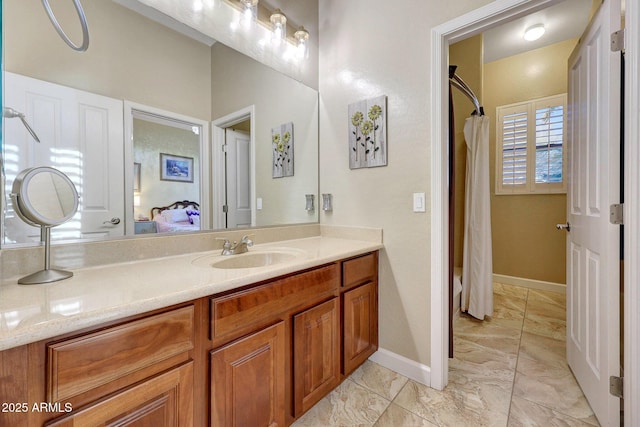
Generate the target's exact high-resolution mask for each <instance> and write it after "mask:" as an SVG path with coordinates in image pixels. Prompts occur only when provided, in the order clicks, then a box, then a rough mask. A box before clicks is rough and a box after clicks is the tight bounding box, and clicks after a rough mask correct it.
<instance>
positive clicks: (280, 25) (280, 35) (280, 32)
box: [269, 9, 287, 44]
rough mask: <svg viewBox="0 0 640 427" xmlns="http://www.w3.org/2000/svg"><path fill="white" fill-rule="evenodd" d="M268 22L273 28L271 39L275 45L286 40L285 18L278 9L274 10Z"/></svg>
mask: <svg viewBox="0 0 640 427" xmlns="http://www.w3.org/2000/svg"><path fill="white" fill-rule="evenodd" d="M269 20H270V21H271V25H272V26H273V30H272V36H271V38H272V40H273V41H274V42H275V43H277V44H280V43H281V42H282V41H283V40H284V39H286V38H287V17H286V16H284V13H282V11H281V10H280V9H276V10H275V12H273V13H272V14H271V17H270V18H269Z"/></svg>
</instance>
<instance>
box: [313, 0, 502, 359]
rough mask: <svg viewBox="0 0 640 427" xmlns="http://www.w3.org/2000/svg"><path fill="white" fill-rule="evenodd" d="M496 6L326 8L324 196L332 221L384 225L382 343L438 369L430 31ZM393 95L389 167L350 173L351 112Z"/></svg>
mask: <svg viewBox="0 0 640 427" xmlns="http://www.w3.org/2000/svg"><path fill="white" fill-rule="evenodd" d="M487 3H490V2H489V1H488V0H486V1H485V0H481V1H475V0H457V1H455V2H448V3H447V4H446V5H443V3H442V2H440V1H436V0H425V1H410V0H399V1H395V2H389V1H386V0H349V1H344V0H323V1H321V2H320V28H321V33H322V37H321V39H320V177H321V179H320V192H321V193H332V194H333V201H334V209H333V212H330V213H324V212H323V213H321V222H322V223H324V224H329V225H331V224H336V225H353V226H370V227H382V228H383V229H384V246H385V248H384V250H383V251H382V252H381V256H380V296H379V316H380V347H382V348H384V349H387V350H389V351H392V352H394V353H397V354H400V355H402V356H404V357H407V358H409V359H412V360H414V361H417V362H419V363H422V364H425V365H429V364H430V351H431V343H430V341H431V336H430V335H431V334H430V316H431V314H430V311H431V310H430V304H431V302H430V295H431V285H430V283H429V282H430V265H429V260H430V228H429V224H430V207H429V206H428V207H427V213H414V212H413V211H412V193H414V192H425V193H426V195H427V200H429V189H430V179H429V171H430V152H431V150H430V147H431V143H432V142H431V141H430V139H429V111H428V107H429V103H430V79H431V70H430V67H431V64H430V59H429V58H430V46H431V28H433V27H434V26H437V25H440V24H442V23H444V22H447V21H449V20H451V19H453V18H454V17H456V16H460V15H462V14H463V13H466V12H469V11H470V10H472V9H475V8H477V7H480V6H482V5H485V4H487ZM379 95H387V97H388V109H387V111H388V119H387V124H388V166H385V167H377V168H370V169H356V170H350V169H349V157H348V117H347V106H348V105H349V104H350V103H352V102H356V101H360V100H363V99H368V98H372V97H375V96H379Z"/></svg>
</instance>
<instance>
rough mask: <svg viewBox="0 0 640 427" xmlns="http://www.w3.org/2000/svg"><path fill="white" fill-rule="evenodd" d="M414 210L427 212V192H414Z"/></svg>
mask: <svg viewBox="0 0 640 427" xmlns="http://www.w3.org/2000/svg"><path fill="white" fill-rule="evenodd" d="M413 211H414V212H426V211H427V200H426V195H425V193H413Z"/></svg>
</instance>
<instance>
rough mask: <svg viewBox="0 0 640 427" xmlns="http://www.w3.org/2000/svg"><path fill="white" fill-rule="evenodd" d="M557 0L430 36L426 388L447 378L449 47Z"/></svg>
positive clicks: (506, 0) (530, 2) (468, 18)
mask: <svg viewBox="0 0 640 427" xmlns="http://www.w3.org/2000/svg"><path fill="white" fill-rule="evenodd" d="M558 2H559V0H496V1H494V2H492V3H490V4H488V5H486V6H483V7H481V8H479V9H476V10H474V11H471V12H469V13H467V14H465V15H462V16H459V17H457V18H455V19H453V20H451V21H449V22H446V23H444V24H442V25H439V26H437V27H435V28H433V29H432V30H431V109H430V118H431V124H432V126H431V206H432V209H431V387H433V388H435V389H437V390H442V389H444V387H445V386H446V385H447V382H448V379H449V376H448V371H449V361H448V345H449V326H448V322H449V307H448V301H449V296H448V286H447V283H448V271H447V268H448V265H449V264H448V260H449V256H448V253H449V252H448V248H449V241H448V240H449V239H448V230H449V224H448V223H449V220H448V212H447V209H448V183H447V168H448V166H447V165H448V160H449V159H448V154H447V141H448V132H449V130H448V120H449V117H448V106H447V102H448V95H447V94H448V87H449V83H448V80H449V73H448V65H449V64H448V57H449V49H448V48H449V45H450V44H452V43H455V42H458V41H461V40H464V39H466V38H468V37H471V36H474V35H476V34H479V33H481V32H482V31H484V30H486V29H488V28H490V27H492V26H495V25H497V24H500V23H504V22H506V21H509V20H512V19H515V18H519V17H521V16H524V15H527V14H529V13H533V12H535V11H537V10H540V9H543V8H545V7H548V6H551V5H553V4H556V3H558Z"/></svg>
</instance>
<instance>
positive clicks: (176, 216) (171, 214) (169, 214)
mask: <svg viewBox="0 0 640 427" xmlns="http://www.w3.org/2000/svg"><path fill="white" fill-rule="evenodd" d="M160 215H161V216H162V218H164V220H165V221H166V222H184V221H189V215H187V210H186V209H166V210H164V211H162V213H160Z"/></svg>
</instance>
